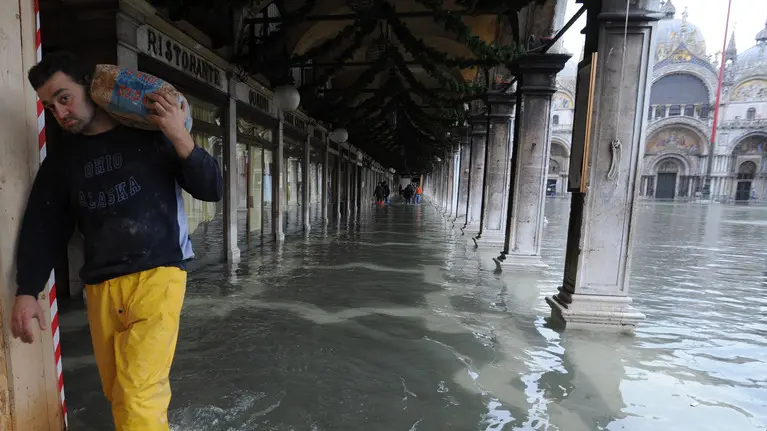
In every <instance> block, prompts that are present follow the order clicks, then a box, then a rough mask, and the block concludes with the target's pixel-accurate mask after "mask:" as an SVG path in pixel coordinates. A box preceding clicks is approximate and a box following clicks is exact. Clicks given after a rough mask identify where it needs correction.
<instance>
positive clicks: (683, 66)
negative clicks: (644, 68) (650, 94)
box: [652, 63, 717, 103]
mask: <svg viewBox="0 0 767 431" xmlns="http://www.w3.org/2000/svg"><path fill="white" fill-rule="evenodd" d="M678 74H687V75H692V76H694V77H696V78H698V79H700V80H701V82H703V84H704V85H705V86H706V90H707V92H708V96H709V100H708V103H713V102H714V101H713V98H714V95H715V94H716V87H717V75H716V73H714V72H712V71H711V70H709V69H706V68H705V67H703V66H699V65H697V64H694V63H672V64H669V65H666V66H663V67H661V68H660V69H658V70H654V71H653V79H652V85H655V83H656V82H658V81H659V80H661V79H663V78H665V77H666V76H668V75H678Z"/></svg>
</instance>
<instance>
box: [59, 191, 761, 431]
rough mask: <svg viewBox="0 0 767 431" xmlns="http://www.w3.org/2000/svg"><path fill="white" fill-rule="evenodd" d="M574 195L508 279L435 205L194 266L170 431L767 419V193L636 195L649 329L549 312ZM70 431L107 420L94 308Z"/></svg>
mask: <svg viewBox="0 0 767 431" xmlns="http://www.w3.org/2000/svg"><path fill="white" fill-rule="evenodd" d="M568 211H569V202H567V201H562V200H549V201H548V202H547V208H546V216H547V219H548V221H549V223H548V224H547V226H546V229H545V249H544V251H543V254H544V256H543V257H544V261H545V262H546V263H548V264H549V265H550V267H549V269H548V270H547V271H546V272H545V273H544V274H543V275H541V276H534V275H532V274H524V273H513V274H504V275H498V274H496V273H495V272H494V269H495V268H494V265H493V264H492V261H491V260H490V257H492V256H493V255H494V254H496V253H495V252H493V253H487V252H480V251H477V250H475V249H474V248H473V246H469V245H468V244H467V243H466V240H465V238H462V237H460V236H459V234H456V233H454V231H452V230H451V229H449V225H448V224H447V223H445V222H444V219H443V218H442V217H441V216H439V215H438V214H437V212H436V211H435V210H434V209H433V208H432V207H429V206H427V205H424V206H421V207H413V206H404V205H393V206H391V207H389V208H373V207H371V208H369V209H366V210H365V211H363V213H362V214H361V216H360V218H359V221H358V222H356V223H353V224H351V225H347V224H345V223H344V224H343V225H342V226H341V227H340V228H338V227H337V226H333V227H331V229H329V230H328V231H327V232H323V231H322V230H321V229H317V228H315V230H314V231H313V232H312V233H311V234H310V235H309V236H308V237H303V236H301V235H298V236H289V237H288V238H287V241H286V243H285V244H284V246H283V247H282V248H281V249H277V248H276V247H275V245H274V244H267V245H265V246H263V247H260V248H256V249H254V250H251V251H250V252H249V254H244V256H246V257H245V258H244V261H243V263H242V264H240V265H239V266H237V267H236V268H232V269H230V268H228V267H226V266H225V265H217V266H208V267H206V268H203V269H200V270H197V271H196V272H194V273H192V274H190V280H189V285H188V290H187V298H186V302H185V306H184V311H183V315H182V326H181V333H180V338H179V344H178V351H177V354H176V360H175V363H174V366H173V371H172V373H171V380H172V386H173V390H174V395H173V400H172V402H171V410H170V420H171V427H172V429H173V430H174V431H197V430H205V431H217V430H221V431H224V430H226V431H231V430H311V431H319V430H381V431H399V430H402V431H408V430H411V431H416V430H419V431H427V430H440V431H441V430H445V431H447V430H460V431H469V430H562V431H581V430H584V431H585V430H588V431H590V430H637V431H638V430H642V431H644V430H654V431H657V430H695V431H700V430H711V431H721V430H733V431H735V430H737V431H751V430H754V431H756V430H759V431H764V430H765V428H767V349H765V347H766V346H767V295H765V293H764V289H765V288H766V287H767V273H766V271H767V251H765V250H764V248H763V245H764V244H765V242H766V241H767V208H759V207H750V206H744V207H740V206H723V205H712V206H698V205H692V204H686V205H681V204H680V205H674V204H645V203H642V204H640V207H639V216H638V219H637V225H636V228H637V230H638V232H640V233H639V234H638V235H637V237H636V241H635V247H634V251H633V253H634V257H633V268H632V269H633V272H632V285H631V292H632V296H633V298H634V301H635V306H636V307H637V308H638V309H639V310H640V311H642V312H643V313H645V314H646V315H647V320H646V321H645V322H644V323H643V324H642V325H641V326H640V327H639V328H638V330H637V333H636V336H634V337H630V336H621V335H613V334H607V333H591V332H582V331H568V332H564V333H560V332H557V331H555V330H552V329H550V328H548V327H547V326H546V322H545V317H547V316H548V314H549V309H548V306H547V305H546V304H545V302H544V300H543V298H544V297H545V295H548V294H552V293H554V292H556V288H557V286H558V284H559V281H560V280H561V278H562V270H563V266H564V245H565V241H566V223H567V217H568ZM62 330H63V335H62V340H63V343H64V344H63V353H64V367H65V373H64V379H65V380H64V381H65V389H66V393H67V404H68V406H69V410H70V415H69V416H70V424H71V425H72V427H71V428H72V430H74V431H79V430H107V429H111V418H110V412H109V408H108V405H107V403H106V400H105V399H104V397H103V395H102V393H101V390H100V384H99V380H98V375H97V371H96V367H95V363H94V361H93V358H92V356H91V352H90V340H89V336H88V330H87V322H86V321H85V316H84V313H83V312H81V311H77V310H73V311H69V312H68V313H66V314H64V315H63V316H62Z"/></svg>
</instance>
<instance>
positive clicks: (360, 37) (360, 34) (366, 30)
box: [315, 21, 376, 86]
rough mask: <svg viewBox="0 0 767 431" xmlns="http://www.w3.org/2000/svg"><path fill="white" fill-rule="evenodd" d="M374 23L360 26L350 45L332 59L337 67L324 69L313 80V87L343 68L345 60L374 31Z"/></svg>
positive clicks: (367, 22) (370, 22) (369, 22)
mask: <svg viewBox="0 0 767 431" xmlns="http://www.w3.org/2000/svg"><path fill="white" fill-rule="evenodd" d="M375 27H376V22H375V21H366V22H365V23H364V24H362V25H361V26H360V27H359V28H358V29H357V32H356V33H355V34H354V40H353V41H352V43H351V44H350V45H349V46H348V47H346V49H344V50H343V51H341V53H340V54H338V55H337V56H336V57H335V58H334V60H333V61H334V62H335V63H337V64H338V66H335V67H332V68H325V69H324V70H323V71H322V73H321V74H320V75H319V77H318V78H317V79H316V80H315V86H317V85H319V83H321V82H322V83H324V82H327V80H328V79H330V77H331V76H333V75H335V74H336V73H338V71H339V70H340V69H342V68H343V65H342V63H343V61H345V60H347V59H348V58H351V57H352V56H353V55H354V53H355V52H357V50H359V49H360V47H361V46H362V43H363V42H364V41H365V37H367V36H368V35H369V34H370V33H372V32H373V30H375ZM345 38H346V37H344V39H345Z"/></svg>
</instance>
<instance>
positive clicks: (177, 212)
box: [16, 126, 223, 295]
mask: <svg viewBox="0 0 767 431" xmlns="http://www.w3.org/2000/svg"><path fill="white" fill-rule="evenodd" d="M59 145H60V147H59V150H58V151H57V152H56V153H55V154H51V155H50V156H48V157H47V158H46V159H45V161H44V162H43V164H42V165H41V166H40V170H39V171H38V173H37V177H36V178H35V181H34V185H33V186H32V192H31V194H30V196H29V201H28V202H27V209H26V212H25V214H24V220H23V221H22V224H21V232H20V234H19V242H18V244H19V245H18V255H17V274H16V281H17V283H18V286H19V288H18V291H17V294H19V295H22V294H23V295H37V294H39V293H40V292H41V291H42V290H43V288H44V287H45V282H46V281H47V280H48V276H49V275H50V272H51V269H53V265H54V262H55V259H56V253H57V252H58V251H59V250H62V249H63V248H64V247H65V246H66V244H67V242H68V241H69V238H70V237H71V236H72V232H73V231H74V226H75V223H77V226H78V227H79V229H80V232H81V233H82V234H83V236H84V239H85V265H84V266H83V268H82V270H81V271H80V277H81V278H82V279H83V281H85V283H87V284H96V283H100V282H103V281H106V280H109V279H112V278H116V277H119V276H122V275H127V274H133V273H136V272H139V271H144V270H148V269H152V268H156V267H159V266H179V267H183V262H184V261H187V260H189V259H191V258H192V257H194V254H193V253H192V245H191V243H190V242H189V231H188V227H187V222H186V214H185V212H184V203H183V200H182V197H181V189H184V190H186V191H187V192H189V194H191V195H192V196H193V197H194V198H196V199H199V200H203V201H208V202H216V201H219V200H221V197H222V194H223V186H222V180H221V171H220V169H219V166H218V161H217V160H216V159H215V158H214V157H213V156H211V155H210V154H208V153H207V152H206V151H205V150H203V149H202V148H200V147H195V149H194V151H192V153H191V154H190V155H189V157H188V158H187V159H186V160H182V159H181V158H180V157H179V156H178V154H177V153H176V150H175V149H174V148H173V146H172V145H171V143H170V142H169V141H168V140H167V139H166V138H165V136H164V135H163V134H162V133H161V132H152V131H145V130H139V129H134V128H130V127H126V126H118V127H116V128H114V129H112V130H110V131H107V132H105V133H102V134H99V135H94V136H86V135H73V136H67V137H65V138H64V140H63V141H62V142H61V143H60V144H59Z"/></svg>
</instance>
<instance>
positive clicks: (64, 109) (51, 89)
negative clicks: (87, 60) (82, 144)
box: [37, 72, 94, 133]
mask: <svg viewBox="0 0 767 431" xmlns="http://www.w3.org/2000/svg"><path fill="white" fill-rule="evenodd" d="M37 96H38V97H40V100H41V101H42V102H43V106H44V107H45V108H46V109H48V110H50V111H51V113H53V116H54V117H55V118H56V121H58V123H59V125H60V126H61V127H62V128H63V129H64V130H65V131H67V132H69V133H82V131H83V130H84V129H85V127H86V126H87V125H88V124H89V123H90V122H91V120H92V119H93V114H94V107H93V102H92V101H91V99H90V97H89V96H88V94H87V92H86V90H85V87H84V86H83V85H80V84H78V83H77V82H75V81H74V80H73V79H72V78H70V77H69V75H66V74H64V73H63V72H56V73H55V74H54V75H53V76H51V78H50V79H49V80H48V81H46V82H45V84H43V86H42V87H40V88H38V89H37Z"/></svg>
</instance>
